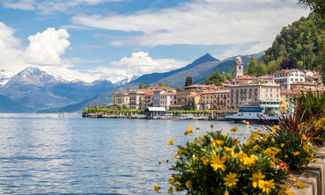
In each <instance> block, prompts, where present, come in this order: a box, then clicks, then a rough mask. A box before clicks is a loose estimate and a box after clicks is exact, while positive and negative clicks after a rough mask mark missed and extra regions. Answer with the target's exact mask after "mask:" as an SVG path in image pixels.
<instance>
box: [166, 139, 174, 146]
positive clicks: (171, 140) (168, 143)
mask: <svg viewBox="0 0 325 195" xmlns="http://www.w3.org/2000/svg"><path fill="white" fill-rule="evenodd" d="M173 143H174V138H171V139H170V140H169V142H167V143H166V144H167V145H168V146H170V145H173Z"/></svg>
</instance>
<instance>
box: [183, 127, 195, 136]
mask: <svg viewBox="0 0 325 195" xmlns="http://www.w3.org/2000/svg"><path fill="white" fill-rule="evenodd" d="M190 133H193V128H192V126H189V127H188V130H186V131H185V132H184V134H185V135H187V134H190Z"/></svg>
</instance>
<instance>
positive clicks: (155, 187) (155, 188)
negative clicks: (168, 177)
mask: <svg viewBox="0 0 325 195" xmlns="http://www.w3.org/2000/svg"><path fill="white" fill-rule="evenodd" d="M153 189H154V190H155V192H157V193H158V192H159V190H160V187H159V186H158V184H155V185H153Z"/></svg>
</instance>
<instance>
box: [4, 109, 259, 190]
mask: <svg viewBox="0 0 325 195" xmlns="http://www.w3.org/2000/svg"><path fill="white" fill-rule="evenodd" d="M189 125H192V126H193V130H194V133H193V135H190V136H186V137H185V136H184V131H185V130H186V129H187V128H188V126H189ZM211 125H213V128H211ZM234 126H238V127H239V131H237V132H235V133H232V134H233V135H235V136H236V137H238V138H240V139H244V138H245V137H246V136H247V135H248V134H249V129H248V128H247V126H246V125H244V124H233V123H231V122H225V121H189V120H186V121H185V120H183V121H182V120H131V119H90V118H81V116H80V114H65V115H64V117H63V118H62V115H58V114H28V115H25V114H0V143H1V145H0V193H18V194H24V193H109V194H153V193H154V192H153V184H154V183H157V184H159V185H160V186H161V188H162V189H161V190H162V192H164V193H165V192H166V191H167V189H168V187H169V185H168V181H167V180H168V178H169V177H170V176H171V171H169V167H170V166H171V164H172V163H173V156H174V155H175V154H176V151H177V148H176V146H167V145H166V142H168V141H169V139H170V138H174V139H175V140H174V145H181V144H184V143H185V142H186V141H189V140H192V139H193V137H194V136H200V135H202V134H203V133H204V132H207V131H212V130H222V131H223V132H225V133H229V130H230V129H231V128H232V127H234ZM197 127H199V128H200V130H197V131H196V130H195V129H196V128H197ZM258 127H260V128H261V126H256V125H255V126H254V125H251V126H250V129H252V130H254V128H258ZM167 159H169V160H170V162H169V163H166V162H165V160H167ZM158 161H162V162H163V163H162V165H160V166H159V165H158Z"/></svg>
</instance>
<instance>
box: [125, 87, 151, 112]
mask: <svg viewBox="0 0 325 195" xmlns="http://www.w3.org/2000/svg"><path fill="white" fill-rule="evenodd" d="M129 95H130V104H129V108H130V109H131V110H137V109H140V110H144V109H145V108H147V107H150V106H152V104H153V102H152V101H153V95H154V92H153V91H151V90H148V89H136V90H130V91H129Z"/></svg>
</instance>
